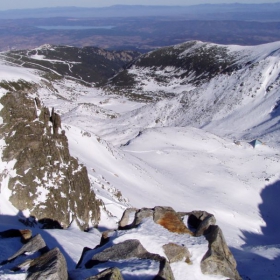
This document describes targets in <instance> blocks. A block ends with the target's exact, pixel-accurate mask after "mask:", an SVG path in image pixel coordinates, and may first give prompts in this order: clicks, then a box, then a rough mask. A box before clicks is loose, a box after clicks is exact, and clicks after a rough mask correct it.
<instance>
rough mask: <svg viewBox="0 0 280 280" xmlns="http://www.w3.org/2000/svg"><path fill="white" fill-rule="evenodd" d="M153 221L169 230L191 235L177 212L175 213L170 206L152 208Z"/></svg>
mask: <svg viewBox="0 0 280 280" xmlns="http://www.w3.org/2000/svg"><path fill="white" fill-rule="evenodd" d="M154 222H155V223H157V224H160V225H161V226H163V227H165V228H166V229H168V230H169V231H171V232H175V233H179V234H184V233H188V234H190V235H193V232H192V231H191V230H189V229H188V228H187V227H186V225H185V224H184V223H183V221H182V219H181V218H180V216H179V214H177V213H176V212H175V211H174V210H173V209H172V208H171V207H161V206H157V207H155V208H154Z"/></svg>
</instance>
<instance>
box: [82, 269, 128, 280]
mask: <svg viewBox="0 0 280 280" xmlns="http://www.w3.org/2000/svg"><path fill="white" fill-rule="evenodd" d="M86 280H123V277H122V274H121V271H120V270H119V269H118V268H117V267H111V268H108V269H105V270H103V271H101V272H100V273H99V274H97V275H96V276H91V277H89V278H87V279H86Z"/></svg>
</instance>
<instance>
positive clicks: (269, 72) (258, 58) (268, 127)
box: [108, 41, 280, 142]
mask: <svg viewBox="0 0 280 280" xmlns="http://www.w3.org/2000/svg"><path fill="white" fill-rule="evenodd" d="M279 49H280V43H279V42H275V43H270V44H266V45H260V46H253V47H241V46H222V45H216V44H209V43H202V42H197V41H194V42H188V43H185V44H181V45H176V46H172V47H167V48H162V49H159V50H156V51H153V52H150V53H148V54H145V55H142V56H141V57H140V58H138V59H137V60H136V62H135V63H133V64H131V65H130V67H129V68H128V69H126V70H125V71H123V72H120V73H119V74H118V75H117V76H115V77H114V78H113V79H112V80H111V81H110V82H109V84H108V87H109V88H111V89H114V90H118V91H122V94H124V95H128V96H130V97H131V98H133V96H138V95H140V96H141V95H143V96H145V97H150V98H154V99H162V98H163V97H166V96H171V97H170V100H169V101H168V104H169V103H171V104H174V103H176V106H177V107H180V111H179V112H178V109H177V108H176V109H175V110H174V111H175V112H172V111H171V112H170V110H168V113H169V114H168V113H167V114H165V116H164V118H159V120H158V121H160V120H162V121H163V122H164V123H165V124H166V125H171V126H172V125H176V126H178V125H180V126H185V125H191V126H196V127H200V128H204V129H205V130H208V131H211V132H213V133H216V134H218V135H221V136H230V137H235V138H237V139H239V138H242V137H246V139H250V138H256V137H264V138H265V141H267V142H274V141H276V142H278V137H277V131H278V130H279V115H280V111H279V102H280V99H279V98H280V97H279V77H280V68H279V63H280V61H279V59H280V53H279ZM127 81H128V82H127ZM119 84H121V85H123V84H125V85H123V86H122V87H119ZM119 88H120V89H119ZM172 96H174V97H172ZM165 100H166V98H165ZM171 100H172V101H171ZM171 106H172V105H170V107H171ZM161 109H162V108H160V109H159V111H161ZM144 114H145V113H144ZM159 114H160V113H159ZM166 120H168V121H167V122H166ZM152 121H154V120H152ZM229 123H230V129H225V127H228V124H229Z"/></svg>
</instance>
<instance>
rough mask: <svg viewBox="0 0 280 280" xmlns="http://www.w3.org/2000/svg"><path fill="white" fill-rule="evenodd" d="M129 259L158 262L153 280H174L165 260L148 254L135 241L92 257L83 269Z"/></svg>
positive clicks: (132, 240) (138, 242)
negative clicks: (156, 272)
mask: <svg viewBox="0 0 280 280" xmlns="http://www.w3.org/2000/svg"><path fill="white" fill-rule="evenodd" d="M131 258H138V259H149V260H153V261H157V262H159V271H158V274H157V275H156V276H155V278H154V279H161V280H163V279H166V280H174V276H173V273H172V270H171V267H170V265H169V263H168V262H167V260H166V259H165V258H164V257H162V256H160V255H157V254H152V253H149V252H148V251H147V250H146V249H145V248H144V247H143V246H142V244H141V243H140V241H139V240H136V239H130V240H126V241H124V242H121V243H118V244H116V245H113V246H112V247H110V248H107V249H105V250H103V251H102V252H99V253H97V254H95V255H93V257H92V258H91V260H89V261H88V262H87V263H86V264H85V267H86V268H92V267H93V266H95V265H98V264H99V263H104V262H107V261H109V260H110V261H117V260H126V259H131ZM97 279H99V278H97Z"/></svg>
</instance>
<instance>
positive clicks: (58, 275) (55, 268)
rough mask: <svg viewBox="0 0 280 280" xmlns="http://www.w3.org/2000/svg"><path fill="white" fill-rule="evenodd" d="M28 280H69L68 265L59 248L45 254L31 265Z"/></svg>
mask: <svg viewBox="0 0 280 280" xmlns="http://www.w3.org/2000/svg"><path fill="white" fill-rule="evenodd" d="M27 273H28V275H27V277H26V280H45V279H48V280H67V279H68V273H67V264H66V260H65V258H64V256H63V255H62V253H61V252H60V250H59V249H58V248H54V249H53V250H51V251H49V252H47V253H45V254H44V255H42V256H40V257H39V258H36V259H35V260H33V261H32V262H31V263H30V267H29V268H28V270H27Z"/></svg>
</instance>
